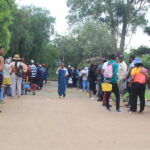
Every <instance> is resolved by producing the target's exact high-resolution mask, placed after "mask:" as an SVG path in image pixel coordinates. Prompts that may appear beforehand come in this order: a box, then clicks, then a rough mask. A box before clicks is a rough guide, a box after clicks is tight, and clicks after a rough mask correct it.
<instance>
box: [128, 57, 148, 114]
mask: <svg viewBox="0 0 150 150" xmlns="http://www.w3.org/2000/svg"><path fill="white" fill-rule="evenodd" d="M134 66H135V67H134V68H133V69H132V71H131V83H130V85H131V92H132V101H131V108H130V110H131V111H130V112H131V113H136V111H137V98H138V97H139V99H140V110H139V113H142V112H143V111H144V108H145V90H146V83H147V81H148V70H147V69H145V68H144V67H143V63H142V60H141V59H140V58H135V60H134Z"/></svg>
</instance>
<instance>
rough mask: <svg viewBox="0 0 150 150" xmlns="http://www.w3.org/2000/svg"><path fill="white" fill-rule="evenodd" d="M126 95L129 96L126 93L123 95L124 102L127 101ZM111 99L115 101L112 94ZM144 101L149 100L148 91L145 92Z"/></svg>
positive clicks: (149, 93) (149, 92)
mask: <svg viewBox="0 0 150 150" xmlns="http://www.w3.org/2000/svg"><path fill="white" fill-rule="evenodd" d="M128 95H129V94H128V93H126V94H124V95H123V99H124V102H127V101H128ZM112 99H113V100H115V95H114V94H112ZM145 99H148V100H150V90H146V92H145Z"/></svg>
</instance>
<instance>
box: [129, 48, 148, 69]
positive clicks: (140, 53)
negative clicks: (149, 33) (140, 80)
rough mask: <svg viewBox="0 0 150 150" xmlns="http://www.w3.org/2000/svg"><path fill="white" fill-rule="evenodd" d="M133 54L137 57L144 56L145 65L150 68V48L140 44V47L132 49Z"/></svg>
mask: <svg viewBox="0 0 150 150" xmlns="http://www.w3.org/2000/svg"><path fill="white" fill-rule="evenodd" d="M132 54H133V55H135V56H136V57H140V58H142V61H143V64H144V66H145V67H146V68H148V69H150V63H149V62H150V48H148V47H145V46H140V47H139V48H137V49H134V50H132Z"/></svg>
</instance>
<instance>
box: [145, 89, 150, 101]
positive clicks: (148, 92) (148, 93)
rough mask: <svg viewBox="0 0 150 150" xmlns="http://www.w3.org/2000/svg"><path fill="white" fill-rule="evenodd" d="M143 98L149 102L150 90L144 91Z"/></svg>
mask: <svg viewBox="0 0 150 150" xmlns="http://www.w3.org/2000/svg"><path fill="white" fill-rule="evenodd" d="M145 98H146V99H148V100H150V90H146V93H145Z"/></svg>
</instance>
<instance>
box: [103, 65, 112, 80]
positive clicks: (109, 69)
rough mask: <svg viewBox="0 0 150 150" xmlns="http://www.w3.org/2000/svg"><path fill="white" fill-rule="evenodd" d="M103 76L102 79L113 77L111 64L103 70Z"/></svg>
mask: <svg viewBox="0 0 150 150" xmlns="http://www.w3.org/2000/svg"><path fill="white" fill-rule="evenodd" d="M103 74H104V77H105V78H112V76H113V66H112V64H109V65H108V66H107V67H106V68H105V70H104V73H103Z"/></svg>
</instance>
